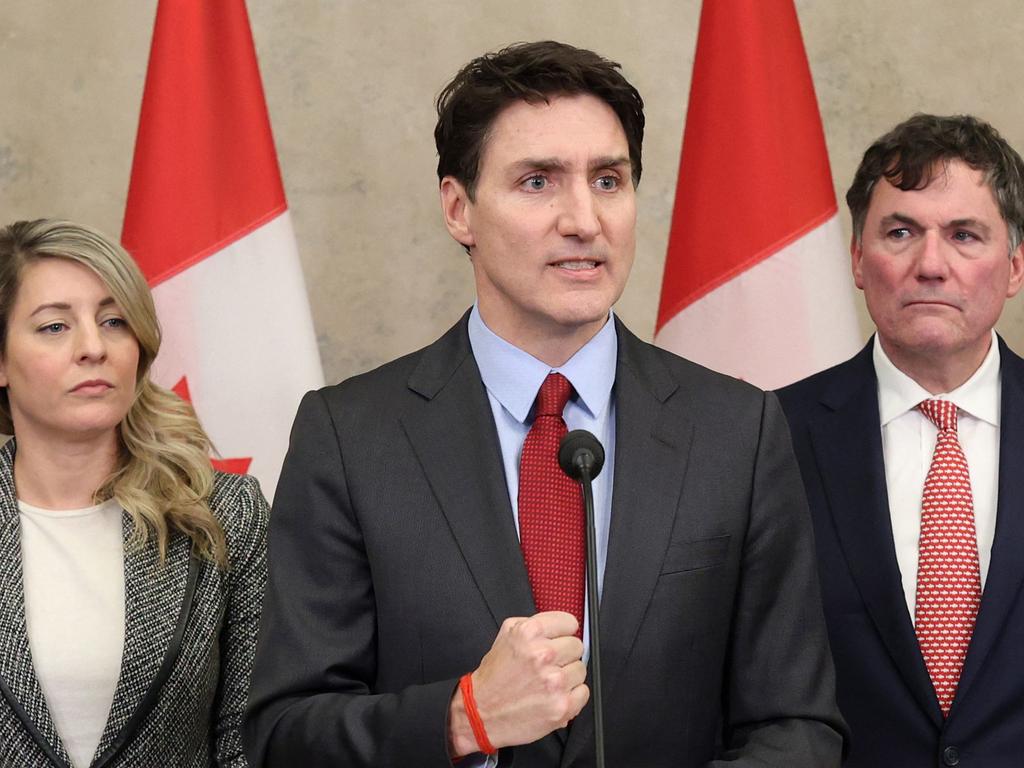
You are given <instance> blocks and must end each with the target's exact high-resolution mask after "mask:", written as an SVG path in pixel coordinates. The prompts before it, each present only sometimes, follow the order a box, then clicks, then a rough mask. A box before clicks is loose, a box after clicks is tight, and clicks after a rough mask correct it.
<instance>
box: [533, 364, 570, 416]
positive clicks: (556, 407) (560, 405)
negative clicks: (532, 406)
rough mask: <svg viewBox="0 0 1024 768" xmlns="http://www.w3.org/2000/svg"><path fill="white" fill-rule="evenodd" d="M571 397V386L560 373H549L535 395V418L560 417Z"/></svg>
mask: <svg viewBox="0 0 1024 768" xmlns="http://www.w3.org/2000/svg"><path fill="white" fill-rule="evenodd" d="M570 397H572V384H570V383H569V380H568V379H567V378H565V376H563V375H562V374H560V373H549V374H548V377H547V378H546V379H544V383H543V384H541V385H540V392H538V393H537V412H536V413H535V414H534V417H535V418H536V417H537V416H561V415H562V411H563V410H564V409H565V404H566V403H567V402H569V398H570Z"/></svg>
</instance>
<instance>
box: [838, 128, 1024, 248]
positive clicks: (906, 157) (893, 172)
mask: <svg viewBox="0 0 1024 768" xmlns="http://www.w3.org/2000/svg"><path fill="white" fill-rule="evenodd" d="M950 160H961V161H963V162H964V163H966V164H967V165H969V166H970V167H971V168H973V169H974V170H976V171H980V172H981V173H982V175H983V176H984V180H985V184H987V185H988V188H989V189H990V190H992V195H993V197H994V198H995V200H996V204H997V205H998V206H999V213H1000V214H1001V215H1002V217H1003V220H1004V221H1005V222H1006V226H1007V233H1008V235H1009V240H1010V252H1011V253H1012V252H1013V251H1014V250H1015V249H1016V248H1017V246H1019V245H1020V244H1021V240H1022V239H1024V162H1022V161H1021V158H1020V155H1018V154H1017V152H1016V151H1014V149H1013V147H1011V146H1010V145H1009V144H1007V143H1006V140H1005V139H1004V138H1003V137H1002V136H1000V135H999V132H998V131H997V130H996V129H995V128H993V127H992V126H991V125H989V124H988V123H986V122H985V121H984V120H979V119H978V118H976V117H972V116H971V115H951V116H939V115H926V114H916V115H914V116H913V117H911V118H910V119H909V120H905V121H903V122H902V123H900V124H899V125H897V126H896V127H895V128H893V129H892V130H891V131H889V132H888V133H887V134H885V135H884V136H882V137H881V138H879V139H878V140H877V141H876V142H875V143H874V144H872V145H871V146H870V147H868V150H867V152H865V153H864V158H863V159H862V160H861V162H860V167H859V168H857V173H856V175H855V176H854V177H853V184H851V185H850V189H849V190H848V191H847V193H846V204H847V205H848V206H849V208H850V216H851V217H852V219H853V234H854V237H856V238H857V240H858V241H860V239H861V235H863V233H864V220H865V218H866V217H867V213H868V205H869V204H870V202H871V193H872V191H873V190H874V188H875V184H877V183H878V180H879V179H881V178H883V177H884V178H885V179H886V180H888V181H889V183H890V184H892V185H893V186H894V187H897V188H898V189H902V190H912V189H924V188H925V187H927V186H928V185H929V184H930V183H931V181H932V178H933V177H934V176H935V174H936V172H938V171H939V169H940V168H941V169H943V170H944V168H945V165H946V164H947V163H948V162H949V161H950Z"/></svg>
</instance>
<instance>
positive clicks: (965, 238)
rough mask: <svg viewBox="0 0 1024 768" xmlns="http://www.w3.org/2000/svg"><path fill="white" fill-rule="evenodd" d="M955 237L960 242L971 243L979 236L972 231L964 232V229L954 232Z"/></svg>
mask: <svg viewBox="0 0 1024 768" xmlns="http://www.w3.org/2000/svg"><path fill="white" fill-rule="evenodd" d="M953 239H954V240H956V241H957V242H958V243H969V242H971V241H972V240H976V239H977V238H975V237H974V235H973V234H972V233H971V232H964V231H963V230H961V231H959V232H954V233H953Z"/></svg>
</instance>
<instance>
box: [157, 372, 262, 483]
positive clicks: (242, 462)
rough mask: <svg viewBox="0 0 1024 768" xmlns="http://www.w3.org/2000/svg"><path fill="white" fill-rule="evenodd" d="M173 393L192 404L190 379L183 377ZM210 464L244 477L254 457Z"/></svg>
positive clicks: (211, 460)
mask: <svg viewBox="0 0 1024 768" xmlns="http://www.w3.org/2000/svg"><path fill="white" fill-rule="evenodd" d="M171 391H172V392H173V393H174V394H176V395H177V396H178V397H180V398H181V399H182V400H184V401H185V402H186V403H189V404H190V405H191V404H192V395H191V394H190V393H189V391H188V379H187V378H186V377H185V376H182V377H181V378H180V379H178V383H177V384H175V385H174V386H173V387H171ZM210 463H211V464H213V468H214V469H219V470H220V471H221V472H231V473H232V474H235V475H244V474H245V473H246V472H248V471H249V465H250V464H252V457H251V456H249V457H247V458H242V459H215V458H213V457H211V458H210Z"/></svg>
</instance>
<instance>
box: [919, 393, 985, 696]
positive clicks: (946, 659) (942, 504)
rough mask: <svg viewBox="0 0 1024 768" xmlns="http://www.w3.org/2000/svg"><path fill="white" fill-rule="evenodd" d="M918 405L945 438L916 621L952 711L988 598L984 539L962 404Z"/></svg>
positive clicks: (928, 518) (930, 497)
mask: <svg viewBox="0 0 1024 768" xmlns="http://www.w3.org/2000/svg"><path fill="white" fill-rule="evenodd" d="M918 408H919V409H920V410H921V413H923V414H924V415H925V416H927V417H928V419H929V420H930V421H931V422H932V423H933V424H935V426H936V427H938V428H939V436H938V439H937V441H936V443H935V453H934V455H933V456H932V465H931V467H930V468H929V469H928V476H927V477H926V478H925V481H924V494H923V496H922V499H921V540H920V557H919V560H918V566H917V608H916V610H915V611H914V624H915V628H916V630H917V640H918V642H919V643H920V644H921V655H922V656H924V663H925V666H927V667H928V674H929V675H931V678H932V685H934V686H935V695H936V697H937V698H938V700H939V706H940V707H941V708H942V714H943V715H948V714H949V708H950V706H951V705H952V703H953V696H954V695H955V694H956V686H957V683H958V682H959V681H960V671H961V670H962V669H963V666H964V658H965V657H966V656H967V646H968V645H970V642H971V635H972V634H973V633H974V621H975V619H976V618H977V615H978V606H979V605H980V603H981V572H980V570H979V568H978V539H977V536H976V535H975V532H974V501H973V498H972V496H971V477H970V475H969V474H968V472H967V459H966V458H965V457H964V452H963V449H962V448H961V447H960V440H959V439H958V438H957V431H956V426H957V423H956V422H957V408H956V405H954V404H953V403H951V402H949V401H948V400H925V401H924V402H923V403H921V404H920V405H918Z"/></svg>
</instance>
